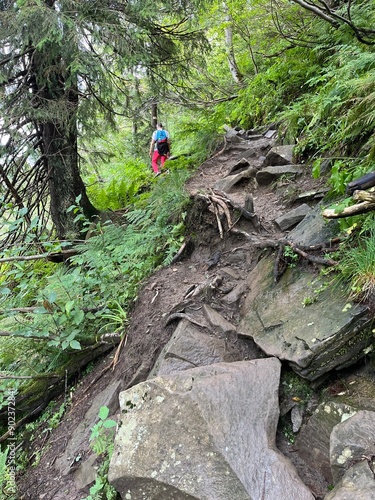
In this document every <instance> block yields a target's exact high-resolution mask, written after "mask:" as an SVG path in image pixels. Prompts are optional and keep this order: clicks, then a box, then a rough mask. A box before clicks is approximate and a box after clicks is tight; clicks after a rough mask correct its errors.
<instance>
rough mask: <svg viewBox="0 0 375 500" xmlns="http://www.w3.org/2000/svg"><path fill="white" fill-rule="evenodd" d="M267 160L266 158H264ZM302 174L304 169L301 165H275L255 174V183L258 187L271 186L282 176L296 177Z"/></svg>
mask: <svg viewBox="0 0 375 500" xmlns="http://www.w3.org/2000/svg"><path fill="white" fill-rule="evenodd" d="M266 159H267V157H266ZM303 173H304V167H303V166H301V165H277V166H271V167H265V168H262V169H261V170H259V171H258V172H257V174H256V177H255V178H256V181H257V183H258V184H259V185H260V186H264V185H266V184H271V182H275V181H276V180H277V179H279V178H280V177H282V176H286V177H296V176H297V175H302V174H303Z"/></svg>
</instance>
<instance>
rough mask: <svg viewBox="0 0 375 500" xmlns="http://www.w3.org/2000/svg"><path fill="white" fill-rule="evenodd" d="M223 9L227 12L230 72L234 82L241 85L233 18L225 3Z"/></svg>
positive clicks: (226, 29)
mask: <svg viewBox="0 0 375 500" xmlns="http://www.w3.org/2000/svg"><path fill="white" fill-rule="evenodd" d="M223 9H224V12H225V21H226V27H225V44H226V50H227V58H228V64H229V71H230V72H231V75H232V78H233V80H234V81H235V82H236V83H241V82H242V80H243V75H242V73H241V72H240V70H239V68H238V66H237V61H236V58H235V55H234V48H233V30H232V16H231V15H230V13H229V9H228V6H227V4H226V3H225V2H223Z"/></svg>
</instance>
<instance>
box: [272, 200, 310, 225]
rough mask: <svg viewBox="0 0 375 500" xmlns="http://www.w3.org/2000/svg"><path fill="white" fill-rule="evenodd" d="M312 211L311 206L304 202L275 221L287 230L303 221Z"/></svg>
mask: <svg viewBox="0 0 375 500" xmlns="http://www.w3.org/2000/svg"><path fill="white" fill-rule="evenodd" d="M310 212H311V208H310V207H309V206H308V205H307V204H306V203H304V204H303V205H300V206H299V207H296V208H294V209H293V210H291V211H290V212H288V213H286V214H284V215H281V216H280V217H278V218H277V219H275V222H276V224H277V225H278V226H279V228H280V229H281V230H282V231H287V230H288V229H290V228H292V227H293V226H295V225H296V224H298V223H299V222H301V221H302V220H303V219H304V218H305V217H306V215H308V214H309V213H310Z"/></svg>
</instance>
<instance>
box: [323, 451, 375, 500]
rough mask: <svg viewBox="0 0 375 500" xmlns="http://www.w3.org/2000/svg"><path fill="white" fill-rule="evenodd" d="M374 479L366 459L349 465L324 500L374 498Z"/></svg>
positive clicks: (366, 499)
mask: <svg viewBox="0 0 375 500" xmlns="http://www.w3.org/2000/svg"><path fill="white" fill-rule="evenodd" d="M374 498H375V479H374V473H373V472H372V470H371V469H370V466H369V464H368V463H367V460H364V461H362V462H359V463H357V464H355V465H353V467H351V468H350V469H349V470H348V471H347V472H346V473H345V475H344V477H343V478H342V479H341V481H340V482H339V483H338V484H337V485H336V486H335V488H334V489H333V490H332V491H331V492H330V493H329V494H328V495H327V496H325V497H324V500H374Z"/></svg>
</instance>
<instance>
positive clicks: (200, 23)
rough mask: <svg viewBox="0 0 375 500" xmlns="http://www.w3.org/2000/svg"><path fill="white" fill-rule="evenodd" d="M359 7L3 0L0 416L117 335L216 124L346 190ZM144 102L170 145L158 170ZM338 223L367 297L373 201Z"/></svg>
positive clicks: (372, 148)
mask: <svg viewBox="0 0 375 500" xmlns="http://www.w3.org/2000/svg"><path fill="white" fill-rule="evenodd" d="M374 18H375V9H374V6H373V4H372V3H371V2H366V1H361V2H331V3H324V2H314V1H310V0H308V1H304V0H294V1H292V2H290V1H283V0H254V1H247V0H233V1H231V2H225V1H224V2H209V1H196V0H194V1H192V2H187V3H185V2H183V1H181V2H177V1H174V0H166V1H163V2H155V1H153V2H149V1H148V0H139V1H135V2H124V1H122V0H118V1H117V2H116V1H115V2H112V1H108V0H106V1H95V0H88V1H82V0H81V1H74V0H62V1H55V0H44V1H43V0H38V1H37V0H17V1H14V2H12V1H8V0H4V1H1V2H0V38H1V42H2V43H1V45H0V46H1V48H0V88H1V104H0V108H1V120H0V128H1V142H0V158H1V159H0V179H1V184H0V196H1V205H0V217H1V226H0V241H1V244H0V248H1V256H0V266H1V275H0V313H1V317H0V321H1V326H0V389H1V390H0V408H1V410H0V412H2V413H0V416H1V415H2V417H3V418H4V415H5V411H6V408H7V406H8V394H9V393H10V392H12V393H13V392H17V394H18V395H17V398H18V409H19V412H20V414H19V418H20V420H19V422H18V425H20V426H21V425H22V423H23V422H24V420H23V419H30V417H31V418H32V417H33V415H34V416H36V415H38V414H39V413H40V412H41V411H43V410H44V409H45V407H46V406H47V405H48V402H49V400H48V398H43V399H42V400H38V398H37V397H36V396H35V395H37V394H40V393H44V392H45V388H46V386H47V385H48V387H57V386H59V387H60V389H61V387H64V384H65V385H66V384H68V382H69V377H70V376H71V375H72V374H73V373H74V369H77V367H83V366H86V365H87V362H88V360H93V359H95V357H96V356H99V355H100V354H102V353H103V352H104V351H105V350H106V349H110V348H112V347H113V345H118V344H120V343H121V342H123V341H124V338H125V337H126V326H127V316H128V311H129V309H130V308H131V306H132V303H134V300H135V299H136V297H137V292H138V289H139V286H140V284H141V283H142V280H144V279H145V278H146V277H147V276H149V275H150V274H151V273H152V272H154V271H155V270H156V269H157V268H159V267H160V266H165V265H168V264H170V263H171V262H172V260H173V258H174V256H175V255H176V253H177V252H178V250H179V249H180V247H181V245H182V244H183V243H184V241H186V232H185V217H186V211H187V208H188V206H189V198H188V196H187V194H186V193H185V191H184V183H185V182H186V180H187V179H188V177H189V176H190V175H192V173H193V172H194V170H195V169H196V168H197V167H198V166H199V165H200V164H201V163H202V161H204V160H205V159H206V158H208V157H209V156H211V155H212V154H214V153H215V152H216V151H217V150H218V149H219V148H220V147H221V146H222V143H223V139H222V138H223V132H224V126H231V127H240V128H242V129H258V128H259V130H264V128H262V127H265V128H266V127H268V126H269V125H271V124H275V125H276V126H277V130H278V138H279V141H280V143H284V144H290V143H293V144H295V150H294V151H295V156H296V160H298V162H299V163H302V164H305V165H306V168H309V169H311V171H312V174H313V175H314V176H315V177H318V176H320V175H321V173H323V172H324V173H325V174H326V175H327V172H328V176H327V179H328V181H327V182H328V184H329V186H328V187H329V188H330V191H329V195H328V198H327V200H328V201H327V203H330V202H332V203H333V204H336V206H337V202H338V201H339V207H340V209H342V208H345V207H347V206H349V205H350V204H351V203H353V201H352V199H351V198H349V197H346V195H345V188H346V184H347V183H348V182H350V181H351V180H352V179H355V178H357V177H359V176H361V175H363V174H365V173H367V172H371V171H372V170H374V166H373V162H374V156H375V135H374V127H375V72H374V66H375V54H374V43H375V30H373V29H372V27H373V26H374V20H375V19H374ZM157 119H158V120H160V121H162V122H163V124H164V125H165V127H166V128H167V129H168V130H169V132H170V135H171V138H172V154H173V156H174V157H175V159H174V160H173V161H172V160H171V161H170V162H169V170H170V174H169V175H168V176H165V177H163V182H162V183H161V182H159V180H158V179H154V178H153V175H152V170H151V168H150V160H149V158H148V150H149V143H150V139H151V134H152V131H153V129H154V126H155V123H156V120H157ZM340 224H341V229H342V231H343V235H344V236H343V244H342V245H341V249H340V253H339V255H338V256H337V258H336V260H338V261H339V262H340V264H339V266H338V267H337V268H336V269H335V276H336V278H335V279H339V280H343V281H344V282H345V283H347V293H348V296H351V297H355V298H356V299H357V300H362V301H363V300H368V299H369V298H371V297H373V294H374V292H375V289H374V287H375V268H374V262H375V259H374V253H375V252H374V250H375V233H374V218H373V215H372V212H370V213H369V214H367V215H363V216H356V217H352V218H345V219H341V220H340ZM88 236H89V237H88ZM66 256H67V257H69V265H67V263H66V262H65V257H66ZM374 296H375V295H374ZM72 359H73V360H74V362H73V364H74V368H73V367H72V366H71V360H72ZM59 384H60V385H59ZM32 398H35V402H34V404H33V401H32ZM30 408H32V410H30ZM3 423H4V428H3V432H2V437H1V438H0V439H1V441H2V442H3V443H6V438H7V437H9V436H8V435H7V430H6V422H5V420H3ZM8 452H9V450H7V448H6V446H5V444H4V445H3V448H2V451H1V454H0V456H1V460H0V465H1V464H2V463H5V461H6V456H7V453H8ZM0 476H1V474H0ZM4 481H5V479H4ZM0 482H1V479H0Z"/></svg>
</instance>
